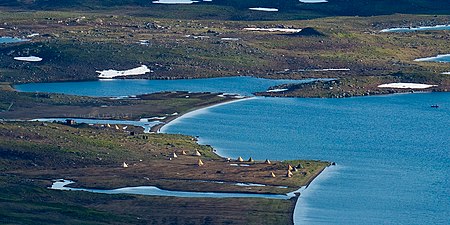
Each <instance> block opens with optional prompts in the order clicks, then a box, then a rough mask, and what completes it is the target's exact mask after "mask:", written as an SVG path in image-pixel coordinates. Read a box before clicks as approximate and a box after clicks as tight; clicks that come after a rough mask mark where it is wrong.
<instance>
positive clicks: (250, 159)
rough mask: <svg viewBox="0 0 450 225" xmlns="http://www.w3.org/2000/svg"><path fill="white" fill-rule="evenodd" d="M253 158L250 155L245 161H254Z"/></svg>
mask: <svg viewBox="0 0 450 225" xmlns="http://www.w3.org/2000/svg"><path fill="white" fill-rule="evenodd" d="M254 161H255V160H253V158H252V157H250V158H249V159H248V160H247V162H254Z"/></svg>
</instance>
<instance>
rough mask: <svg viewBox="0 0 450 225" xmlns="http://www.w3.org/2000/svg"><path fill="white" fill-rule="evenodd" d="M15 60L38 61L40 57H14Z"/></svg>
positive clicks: (40, 59)
mask: <svg viewBox="0 0 450 225" xmlns="http://www.w3.org/2000/svg"><path fill="white" fill-rule="evenodd" d="M14 59H15V60H18V61H25V62H40V61H42V58H41V57H37V56H27V57H14Z"/></svg>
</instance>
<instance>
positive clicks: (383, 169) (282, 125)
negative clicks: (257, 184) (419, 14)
mask: <svg viewBox="0 0 450 225" xmlns="http://www.w3.org/2000/svg"><path fill="white" fill-rule="evenodd" d="M433 104H438V105H440V106H441V107H440V108H438V109H434V108H431V107H430V105H433ZM449 125H450V94H449V93H426V94H425V93H424V94H399V95H389V96H376V97H360V98H348V99H293V98H284V99H280V98H255V99H252V100H247V101H241V102H237V103H233V104H228V105H223V106H219V107H214V108H210V109H206V110H203V111H200V112H197V113H196V114H194V116H192V117H189V116H188V117H185V118H181V119H180V120H178V121H177V122H175V123H174V124H173V125H170V126H166V127H165V128H164V131H165V132H168V133H183V134H190V135H198V136H199V137H200V142H201V143H204V144H210V145H212V146H213V147H214V148H216V149H218V151H219V153H220V154H221V155H224V156H227V157H232V158H236V157H238V156H242V157H244V158H248V157H250V156H251V157H253V158H257V159H261V160H263V159H266V158H269V159H296V158H302V159H321V160H330V161H335V162H337V164H338V166H336V167H331V168H330V169H329V171H328V172H326V173H325V174H324V177H321V178H320V179H318V180H317V181H315V182H314V183H313V185H311V186H310V187H308V188H307V189H306V190H305V191H304V192H303V194H302V197H301V198H300V200H299V201H298V203H297V204H298V205H299V207H297V210H296V216H295V220H296V222H297V224H361V223H365V224H449V222H450V197H449V196H450V190H449V187H450V182H449V177H450V152H449V151H450V126H449Z"/></svg>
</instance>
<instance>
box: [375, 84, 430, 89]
mask: <svg viewBox="0 0 450 225" xmlns="http://www.w3.org/2000/svg"><path fill="white" fill-rule="evenodd" d="M436 86H437V85H431V84H417V83H389V84H382V85H378V87H380V88H402V89H406V88H409V89H425V88H430V87H436Z"/></svg>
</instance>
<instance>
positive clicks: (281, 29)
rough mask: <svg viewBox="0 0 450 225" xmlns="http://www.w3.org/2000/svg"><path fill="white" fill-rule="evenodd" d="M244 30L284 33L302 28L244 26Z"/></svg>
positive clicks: (294, 31) (298, 30) (296, 31)
mask: <svg viewBox="0 0 450 225" xmlns="http://www.w3.org/2000/svg"><path fill="white" fill-rule="evenodd" d="M244 30H248V31H268V32H286V33H298V32H300V31H302V29H292V28H257V27H246V28H244Z"/></svg>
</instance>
